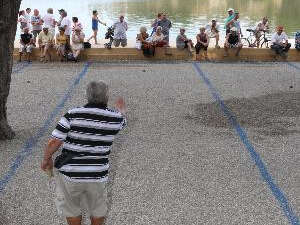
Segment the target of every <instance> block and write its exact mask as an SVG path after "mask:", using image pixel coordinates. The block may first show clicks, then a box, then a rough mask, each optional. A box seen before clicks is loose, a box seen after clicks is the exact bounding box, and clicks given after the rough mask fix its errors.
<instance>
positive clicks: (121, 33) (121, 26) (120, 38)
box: [113, 16, 128, 47]
mask: <svg viewBox="0 0 300 225" xmlns="http://www.w3.org/2000/svg"><path fill="white" fill-rule="evenodd" d="M113 28H114V33H115V35H114V45H115V47H119V46H120V43H121V46H122V47H125V46H126V45H127V36H126V31H127V30H128V25H127V23H126V22H125V21H124V16H120V21H118V22H116V23H114V25H113Z"/></svg>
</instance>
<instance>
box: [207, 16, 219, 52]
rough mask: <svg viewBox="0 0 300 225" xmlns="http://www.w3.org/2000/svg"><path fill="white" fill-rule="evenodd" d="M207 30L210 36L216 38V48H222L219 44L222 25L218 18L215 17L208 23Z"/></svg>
mask: <svg viewBox="0 0 300 225" xmlns="http://www.w3.org/2000/svg"><path fill="white" fill-rule="evenodd" d="M205 30H206V33H207V34H208V36H209V37H210V38H215V39H216V48H220V46H219V39H220V26H219V24H217V19H216V18H213V19H212V20H211V23H209V24H207V25H206V27H205Z"/></svg>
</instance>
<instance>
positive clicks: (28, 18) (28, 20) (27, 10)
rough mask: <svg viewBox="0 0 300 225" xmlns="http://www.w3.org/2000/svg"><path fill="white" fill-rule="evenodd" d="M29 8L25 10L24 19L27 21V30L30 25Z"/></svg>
mask: <svg viewBox="0 0 300 225" xmlns="http://www.w3.org/2000/svg"><path fill="white" fill-rule="evenodd" d="M30 13H31V8H27V9H26V12H25V19H26V22H27V27H29V30H30V27H31V24H30V19H31V15H30Z"/></svg>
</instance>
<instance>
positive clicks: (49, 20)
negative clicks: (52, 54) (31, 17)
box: [42, 8, 55, 37]
mask: <svg viewBox="0 0 300 225" xmlns="http://www.w3.org/2000/svg"><path fill="white" fill-rule="evenodd" d="M42 22H43V23H44V26H46V27H48V29H49V32H50V33H51V34H52V35H53V37H54V35H55V18H54V15H53V9H52V8H49V9H48V10H47V14H46V15H45V16H43V18H42Z"/></svg>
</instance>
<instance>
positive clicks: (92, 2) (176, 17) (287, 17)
mask: <svg viewBox="0 0 300 225" xmlns="http://www.w3.org/2000/svg"><path fill="white" fill-rule="evenodd" d="M27 7H29V8H32V9H34V8H37V9H39V10H40V13H41V15H44V14H45V13H46V10H47V8H49V7H52V8H53V9H54V10H55V13H54V14H55V16H56V18H57V19H58V18H59V15H58V11H57V10H58V9H61V8H63V9H65V10H67V12H68V16H69V17H70V18H71V17H72V16H77V17H78V18H79V21H80V22H81V23H82V24H83V25H84V32H85V34H86V36H90V35H91V34H92V30H91V26H92V25H91V15H92V10H95V9H96V10H98V12H99V13H100V15H99V17H100V20H102V21H104V22H106V23H107V24H108V25H112V24H113V22H115V21H116V20H117V19H118V17H119V15H120V14H123V15H125V19H126V21H127V22H128V25H129V30H128V33H127V34H128V40H129V42H130V43H131V44H132V43H134V41H135V37H136V34H137V32H138V31H139V28H140V27H141V26H146V27H147V28H148V31H149V33H151V27H150V24H151V22H152V21H153V19H154V18H155V17H156V14H157V13H158V12H166V13H167V14H168V16H169V18H170V20H171V21H172V22H173V27H172V29H171V30H170V35H171V36H170V37H171V43H172V44H174V42H175V39H176V36H177V34H178V32H179V28H180V27H185V28H186V34H187V36H188V37H190V38H192V39H195V36H196V34H197V33H198V31H199V27H200V26H203V25H206V24H207V23H208V22H209V21H210V20H211V18H217V20H218V21H219V23H220V25H221V27H223V21H224V19H225V17H226V10H227V9H228V8H234V9H236V10H238V11H239V12H240V20H241V25H242V29H243V33H244V34H246V31H245V30H246V28H252V27H255V24H256V23H257V22H258V21H259V20H261V18H262V17H263V16H267V17H268V18H269V20H270V23H271V27H272V30H274V28H275V27H276V26H277V25H279V24H281V25H284V26H285V31H286V33H287V34H288V35H289V37H290V38H293V36H294V34H295V32H296V31H298V30H300V21H299V8H300V0H84V1H81V0H60V1H59V0H53V1H48V0H39V1H36V0H23V1H22V5H21V9H25V8H27ZM105 31H106V28H105V27H104V26H102V25H100V32H99V38H101V39H104V34H105ZM18 34H19V31H18ZM18 34H17V35H18ZM224 35H225V34H224V31H222V36H223V37H224Z"/></svg>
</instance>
